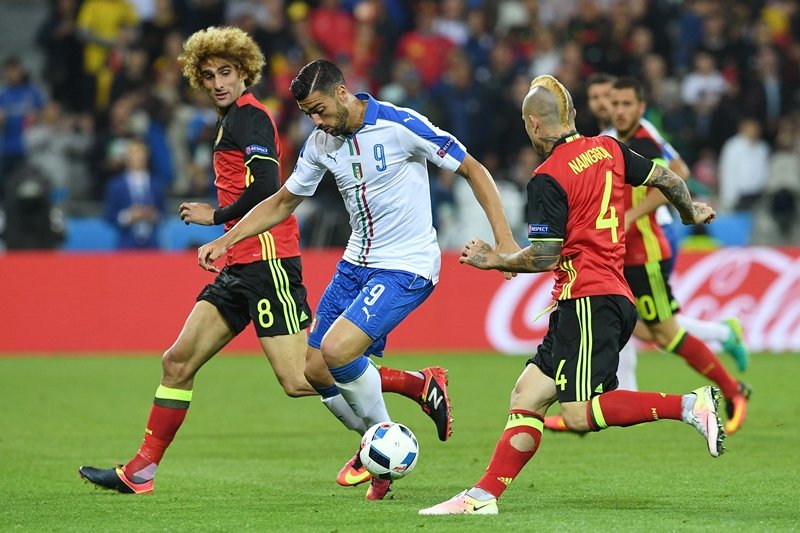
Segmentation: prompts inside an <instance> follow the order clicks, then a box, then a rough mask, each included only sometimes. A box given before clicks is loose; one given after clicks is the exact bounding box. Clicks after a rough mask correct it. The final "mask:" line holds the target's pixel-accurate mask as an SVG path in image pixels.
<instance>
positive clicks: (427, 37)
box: [396, 0, 455, 88]
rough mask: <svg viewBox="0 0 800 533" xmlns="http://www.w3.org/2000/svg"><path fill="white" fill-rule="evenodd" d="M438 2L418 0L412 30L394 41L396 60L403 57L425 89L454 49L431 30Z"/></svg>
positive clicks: (445, 65) (434, 80)
mask: <svg viewBox="0 0 800 533" xmlns="http://www.w3.org/2000/svg"><path fill="white" fill-rule="evenodd" d="M437 14H438V4H437V3H436V2H435V1H433V0H421V1H420V2H419V4H417V10H416V13H415V25H414V29H413V30H412V31H410V32H408V33H406V34H404V35H403V36H402V37H400V40H399V42H398V43H397V50H396V55H397V58H398V59H407V60H408V61H410V62H411V63H412V64H413V65H414V67H415V68H416V69H417V72H419V74H420V76H421V78H422V83H423V85H424V86H425V87H426V88H431V87H433V86H434V85H435V84H436V82H437V81H439V77H440V76H441V74H442V72H444V71H445V70H446V68H447V60H448V57H449V56H450V53H451V52H452V51H453V49H454V48H455V45H454V44H453V42H452V41H451V40H450V39H448V38H446V37H443V36H442V35H439V34H437V33H435V32H434V31H433V23H434V21H435V20H436V16H437Z"/></svg>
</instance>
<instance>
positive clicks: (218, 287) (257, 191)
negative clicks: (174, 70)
mask: <svg viewBox="0 0 800 533" xmlns="http://www.w3.org/2000/svg"><path fill="white" fill-rule="evenodd" d="M179 61H180V62H181V64H182V67H183V73H184V75H185V76H186V77H187V78H188V80H189V82H190V84H191V85H192V87H193V88H195V89H203V90H205V92H206V93H207V94H208V96H209V98H210V99H211V100H212V101H213V102H214V105H215V106H216V108H217V112H218V121H217V126H216V130H215V134H214V140H213V143H214V144H213V147H214V159H213V164H214V174H215V180H214V184H215V186H216V188H217V198H218V201H219V206H220V207H219V208H215V207H214V206H212V205H210V204H205V203H197V202H190V203H183V204H181V206H180V215H181V219H182V220H183V221H184V222H186V224H190V223H192V224H202V225H212V224H215V225H216V224H224V225H225V231H226V232H227V231H228V230H230V228H231V227H233V226H234V224H235V223H236V222H237V221H238V220H239V219H240V218H241V217H243V216H244V215H245V214H246V213H247V212H248V211H249V210H250V209H251V208H252V207H253V206H255V205H256V204H258V203H259V202H261V201H262V200H264V199H265V198H268V197H269V196H271V195H272V194H273V193H275V192H276V191H277V190H278V189H279V188H280V187H281V177H280V175H279V168H280V163H279V162H280V155H281V144H280V138H279V136H278V131H277V128H276V127H275V121H274V120H273V118H272V115H271V114H270V112H269V110H268V109H267V108H266V107H265V106H264V105H263V104H262V103H261V102H259V101H258V99H256V97H255V96H254V95H253V94H252V92H250V89H249V88H250V87H252V86H253V85H254V84H255V83H257V82H258V81H259V79H260V77H261V71H262V68H263V67H264V56H263V54H262V53H261V51H260V50H259V48H258V46H257V45H256V44H255V42H254V41H253V40H252V38H251V37H249V36H248V35H247V34H246V33H245V32H244V31H242V30H240V29H238V28H233V27H225V28H217V27H211V28H208V29H205V30H201V31H198V32H196V33H195V34H193V35H192V36H191V37H190V38H189V39H188V40H187V41H186V42H185V43H184V49H183V53H182V54H181V56H180V57H179ZM225 263H226V266H225V268H223V269H222V271H221V272H220V273H219V275H218V276H217V277H216V278H215V280H214V281H213V282H212V283H211V284H209V285H207V286H206V287H205V288H204V289H203V290H202V291H201V292H200V294H199V295H198V297H197V302H196V304H195V306H194V309H192V311H191V313H190V314H189V316H188V318H187V319H186V322H185V324H184V326H183V329H182V330H181V332H180V334H179V335H178V338H177V340H176V341H175V343H174V344H173V345H172V346H171V347H170V348H169V349H168V350H167V351H166V352H165V353H164V356H163V357H162V368H163V373H162V378H161V384H160V386H159V387H158V389H157V390H156V394H155V399H154V401H153V406H152V409H151V411H150V417H149V419H148V421H147V426H146V429H145V435H144V440H143V442H142V444H141V447H140V448H139V451H138V452H137V453H136V455H135V456H134V457H133V458H132V459H131V460H130V461H128V463H126V464H125V465H120V466H119V467H116V468H95V467H92V466H82V467H80V469H79V473H80V475H81V477H83V478H84V479H86V480H88V481H90V482H91V483H94V484H95V485H97V486H99V487H102V488H106V489H112V490H116V491H118V492H121V493H125V494H144V493H150V492H152V491H153V481H154V478H155V474H156V470H157V469H158V465H159V463H160V461H161V459H162V457H163V455H164V452H165V451H166V449H167V447H169V445H170V443H171V442H172V440H173V439H174V437H175V434H176V433H177V431H178V429H179V428H180V426H181V424H182V423H183V420H184V418H185V417H186V413H187V410H188V408H189V405H190V402H191V400H192V389H193V384H194V377H195V375H196V373H197V371H198V370H199V369H200V368H201V367H202V366H203V365H204V364H205V363H206V362H207V361H208V360H210V359H211V358H212V357H214V355H216V354H217V353H218V352H219V351H220V350H221V349H222V348H223V347H224V346H225V345H227V344H228V343H229V342H230V341H231V340H232V339H233V338H234V337H235V336H236V335H238V334H239V333H241V332H242V331H243V330H244V329H245V327H246V326H247V325H248V324H249V323H250V322H251V321H252V322H253V325H254V328H255V331H256V335H257V336H258V340H259V342H260V344H261V347H262V349H263V351H264V354H265V355H266V356H267V358H268V359H269V362H270V364H271V365H272V369H273V371H274V372H275V375H276V377H277V378H278V382H279V383H280V384H281V386H282V387H283V390H284V391H285V392H286V394H287V395H289V396H292V397H300V396H310V395H315V394H319V395H321V396H322V401H323V403H324V404H325V406H326V407H327V408H328V409H329V410H330V411H331V412H332V413H333V414H334V415H335V416H336V417H337V418H338V419H339V420H340V421H341V422H342V423H343V424H344V425H345V426H346V427H348V428H349V429H352V430H354V431H357V432H359V433H360V434H363V433H364V431H366V429H367V428H366V427H364V422H363V421H362V419H361V418H360V417H358V416H356V415H355V413H354V412H353V410H352V408H351V407H350V405H348V403H347V402H346V401H345V399H344V398H343V396H342V395H341V394H340V393H339V391H338V389H337V387H336V385H335V383H334V380H333V377H332V376H331V374H330V372H329V371H328V368H327V366H326V365H325V362H324V361H323V360H322V358H321V356H320V357H318V358H313V357H311V358H308V357H307V353H312V352H313V351H312V350H310V349H309V348H308V346H307V330H308V326H309V324H310V323H311V310H310V309H309V306H308V304H307V302H306V288H305V287H304V286H303V279H302V266H301V261H300V233H299V230H298V224H297V219H296V218H295V217H294V216H293V215H290V216H288V217H286V218H285V220H283V221H282V222H280V223H279V224H277V225H276V226H275V227H273V228H272V229H270V230H269V231H265V232H263V233H259V234H258V235H255V236H253V237H251V238H248V239H245V240H243V241H241V242H240V243H238V244H236V245H235V246H232V247H230V248H229V249H228V250H227V252H226V254H225ZM380 375H381V385H382V390H383V391H384V392H397V393H399V394H402V395H404V396H407V397H409V398H412V399H414V400H415V401H417V403H419V404H420V405H421V406H422V408H423V410H424V411H425V412H426V413H427V414H428V415H429V416H430V417H431V418H432V419H433V420H434V422H435V423H436V425H437V430H438V433H439V438H440V439H441V440H447V438H449V436H450V432H451V429H450V425H451V417H450V412H451V408H450V402H449V398H448V395H447V390H446V386H447V380H446V374H445V371H444V369H442V368H440V367H432V368H425V369H422V370H420V371H419V372H405V371H402V370H396V369H391V368H385V367H384V368H382V369H381V371H380ZM340 477H341V476H340ZM369 479H370V478H369V477H368V473H367V476H364V475H363V474H362V475H361V477H360V478H358V479H346V480H345V481H346V483H343V482H342V481H341V480H338V479H337V481H339V483H340V484H346V485H352V484H357V483H362V482H365V481H369Z"/></svg>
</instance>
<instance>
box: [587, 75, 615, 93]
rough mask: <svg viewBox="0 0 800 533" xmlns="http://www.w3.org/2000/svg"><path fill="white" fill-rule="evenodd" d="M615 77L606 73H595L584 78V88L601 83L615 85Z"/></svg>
mask: <svg viewBox="0 0 800 533" xmlns="http://www.w3.org/2000/svg"><path fill="white" fill-rule="evenodd" d="M616 81H617V77H616V76H613V75H611V74H608V73H606V72H595V73H594V74H592V75H590V76H589V77H588V78H586V88H587V89H588V88H589V87H591V86H592V85H600V84H601V83H616Z"/></svg>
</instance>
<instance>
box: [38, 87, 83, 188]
mask: <svg viewBox="0 0 800 533" xmlns="http://www.w3.org/2000/svg"><path fill="white" fill-rule="evenodd" d="M24 140H25V150H26V151H27V153H28V154H30V157H29V158H28V160H29V164H30V166H32V167H33V168H35V169H36V170H38V171H39V172H40V173H41V174H42V175H43V176H44V177H46V178H47V180H48V181H49V185H50V189H51V191H52V199H53V200H54V202H56V203H61V202H63V201H64V200H66V199H67V198H68V197H70V196H72V197H73V198H83V197H85V196H86V195H87V194H88V191H89V177H88V175H86V172H85V170H86V169H85V168H84V167H85V165H82V164H81V163H82V162H83V161H85V159H86V155H87V154H88V153H89V150H90V149H91V147H92V143H93V142H94V121H93V120H92V117H91V115H89V114H77V113H67V114H65V113H63V112H62V109H61V104H60V103H58V102H56V101H51V102H48V103H47V104H46V105H45V107H44V109H43V110H42V112H41V114H40V115H39V117H38V118H37V120H35V121H34V122H33V123H32V124H31V125H30V127H28V128H27V129H26V130H25V135H24ZM82 170H83V172H82Z"/></svg>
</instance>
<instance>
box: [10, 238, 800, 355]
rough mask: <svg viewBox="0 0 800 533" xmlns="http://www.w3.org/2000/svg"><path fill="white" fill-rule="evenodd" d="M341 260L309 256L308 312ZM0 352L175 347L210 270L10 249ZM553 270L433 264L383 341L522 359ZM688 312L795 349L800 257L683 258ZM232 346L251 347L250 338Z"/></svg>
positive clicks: (747, 252)
mask: <svg viewBox="0 0 800 533" xmlns="http://www.w3.org/2000/svg"><path fill="white" fill-rule="evenodd" d="M339 257H340V253H339V252H338V251H307V252H305V254H304V256H303V267H304V281H305V283H306V285H307V287H308V289H309V300H310V303H311V305H312V307H314V306H316V302H317V299H318V298H319V296H320V295H321V294H322V291H323V290H324V288H325V286H326V284H327V283H328V281H329V279H330V276H331V273H332V272H333V270H334V268H335V265H336V262H337V260H338V259H339ZM0 271H2V276H0V294H2V295H3V300H4V305H3V306H2V310H0V353H5V354H18V353H48V354H51V353H52V354H56V353H62V352H63V353H83V352H89V353H91V352H96V353H106V352H153V351H156V352H161V351H163V350H165V349H166V348H167V347H169V346H170V344H171V343H172V342H173V341H174V339H175V337H176V335H177V333H178V331H179V329H180V327H181V325H182V324H183V321H184V319H185V318H186V316H187V314H188V312H189V310H190V309H191V307H192V305H193V304H194V299H195V297H196V296H197V294H198V293H199V292H200V290H201V289H202V287H203V286H204V284H206V283H208V282H209V281H210V280H211V279H212V277H211V274H209V273H207V272H204V271H202V270H201V269H200V268H198V267H197V266H196V257H195V256H194V255H193V254H183V253H181V254H160V253H131V254H94V255H90V254H63V253H14V254H6V255H5V256H2V258H0ZM551 287H552V276H551V275H550V274H527V275H526V274H522V275H519V276H517V277H516V278H514V279H512V280H510V281H505V280H504V279H503V278H502V276H501V275H500V274H499V273H497V272H482V271H478V270H475V269H473V268H470V267H467V266H464V265H461V264H459V263H458V254H457V253H447V254H445V255H444V257H443V260H442V274H441V281H440V283H439V285H438V287H437V288H436V290H435V291H434V292H433V295H432V296H431V297H430V298H429V299H428V301H427V302H425V303H424V304H423V305H422V306H421V307H420V308H419V309H417V310H416V311H415V312H414V313H413V314H412V315H411V317H410V318H409V319H408V320H406V321H405V322H403V324H401V326H400V327H398V329H397V330H396V331H395V332H393V333H392V334H391V335H390V336H389V350H391V351H471V350H472V351H489V350H494V351H498V352H503V353H514V354H529V353H531V352H533V351H534V350H535V348H536V346H537V344H538V343H539V341H540V339H541V337H542V335H543V334H544V332H545V330H546V328H547V316H546V314H545V315H544V316H542V317H540V318H538V320H534V319H535V318H536V316H537V315H539V314H540V313H541V312H542V311H543V310H545V309H546V308H547V307H548V306H549V305H550V304H551V303H552V301H551V295H550V290H551ZM673 289H674V292H675V295H676V296H677V298H678V299H679V301H680V302H681V304H682V306H683V312H684V313H686V314H687V315H689V316H693V317H697V318H704V319H709V320H714V319H723V318H726V317H729V316H733V315H736V316H738V317H739V318H740V319H741V322H742V325H743V326H744V328H745V334H746V336H747V340H748V343H749V345H750V347H751V349H752V350H754V351H776V352H783V351H795V352H797V351H800V249H791V250H788V249H783V250H778V249H773V248H758V247H751V248H726V249H722V250H719V251H716V252H709V253H683V254H681V255H680V256H679V261H678V265H677V269H676V273H675V275H674V279H673ZM228 349H229V350H235V351H257V350H258V349H259V347H258V344H257V342H256V340H255V338H254V337H253V333H252V330H250V329H248V330H246V331H245V332H244V333H243V334H242V335H240V336H239V337H238V338H237V339H235V340H234V341H233V342H232V343H231V344H230V346H229V348H228Z"/></svg>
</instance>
